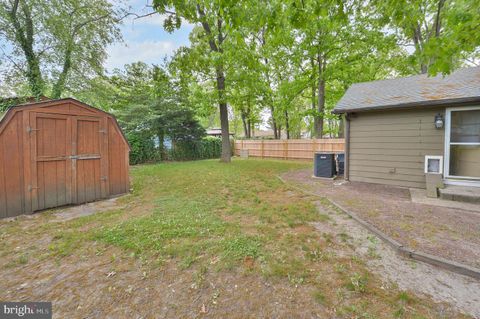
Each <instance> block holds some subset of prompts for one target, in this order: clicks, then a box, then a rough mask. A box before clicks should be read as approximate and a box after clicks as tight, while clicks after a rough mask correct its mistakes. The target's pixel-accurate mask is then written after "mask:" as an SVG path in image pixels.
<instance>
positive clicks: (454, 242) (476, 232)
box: [283, 169, 480, 268]
mask: <svg viewBox="0 0 480 319" xmlns="http://www.w3.org/2000/svg"><path fill="white" fill-rule="evenodd" d="M311 175H312V172H311V170H310V169H305V170H298V171H292V172H289V173H286V174H284V175H283V178H285V179H286V180H287V181H289V182H291V183H294V184H295V185H297V186H300V187H302V188H304V189H306V190H308V191H310V192H313V193H316V194H318V195H320V196H325V197H328V198H331V199H333V200H334V201H336V202H338V203H339V204H341V205H342V206H344V207H346V208H348V209H351V210H352V211H353V212H355V213H356V214H357V215H359V216H360V217H362V218H363V219H365V220H367V221H368V222H370V223H371V224H373V225H374V226H376V227H377V228H378V229H380V230H381V231H383V232H384V233H386V234H387V235H389V236H390V237H392V238H394V239H395V240H397V241H398V242H400V243H402V244H403V245H405V246H407V247H409V248H412V249H415V250H420V251H423V252H426V253H429V254H432V255H436V256H440V257H443V258H446V259H450V260H454V261H458V262H461V263H465V264H468V265H471V266H473V267H477V268H480V213H477V212H472V211H467V210H461V209H454V208H447V207H438V206H430V205H424V204H418V203H413V202H412V201H411V200H410V192H409V190H408V189H405V188H398V187H391V186H386V185H377V184H370V183H359V182H348V183H345V182H343V183H342V182H341V181H325V180H319V179H313V178H311Z"/></svg>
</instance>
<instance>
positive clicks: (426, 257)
mask: <svg viewBox="0 0 480 319" xmlns="http://www.w3.org/2000/svg"><path fill="white" fill-rule="evenodd" d="M277 177H278V179H279V180H280V181H282V182H283V183H284V184H286V185H288V186H291V187H293V188H295V189H298V190H300V191H301V192H302V193H305V194H307V195H311V196H316V197H321V198H326V199H327V200H328V201H329V202H330V203H331V204H332V205H333V206H335V207H336V208H337V209H339V210H340V211H342V212H343V213H345V214H347V215H348V216H350V217H351V218H352V219H354V220H355V221H356V222H357V223H359V224H360V225H362V226H363V227H364V228H366V229H367V230H368V231H370V232H372V233H374V234H375V235H376V236H377V237H379V238H380V239H381V240H383V241H384V242H385V243H386V244H387V245H389V246H390V247H391V248H393V250H395V252H396V253H397V254H399V255H401V256H404V257H408V258H411V259H413V260H417V261H421V262H424V263H427V264H430V265H433V266H437V267H440V268H443V269H446V270H449V271H452V272H455V273H457V274H461V275H464V276H469V277H472V278H475V279H480V269H478V268H475V267H471V266H468V265H465V264H462V263H458V262H455V261H452V260H448V259H445V258H442V257H437V256H434V255H430V254H427V253H424V252H421V251H416V250H413V249H410V248H408V247H406V246H403V245H402V244H400V243H399V242H397V241H396V240H394V239H393V238H390V237H389V236H387V235H386V234H385V233H383V232H382V231H380V230H379V229H378V228H376V227H375V226H373V225H372V224H370V223H369V222H367V221H365V220H363V219H362V218H360V217H358V216H357V214H355V213H353V212H351V211H350V210H348V209H346V208H344V207H343V206H342V205H340V204H338V203H337V202H335V201H333V200H332V199H330V198H328V197H327V196H321V195H319V194H316V193H313V192H309V191H306V190H304V189H302V188H301V187H298V186H295V185H292V184H290V183H288V182H287V181H285V180H284V179H283V178H282V177H281V176H277Z"/></svg>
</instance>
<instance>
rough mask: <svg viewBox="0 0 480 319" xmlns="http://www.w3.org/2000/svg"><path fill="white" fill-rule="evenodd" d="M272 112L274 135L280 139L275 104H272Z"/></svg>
mask: <svg viewBox="0 0 480 319" xmlns="http://www.w3.org/2000/svg"><path fill="white" fill-rule="evenodd" d="M270 112H271V113H272V130H273V136H274V137H275V139H276V140H278V139H279V138H280V136H278V130H277V121H276V120H275V109H274V107H273V105H271V106H270Z"/></svg>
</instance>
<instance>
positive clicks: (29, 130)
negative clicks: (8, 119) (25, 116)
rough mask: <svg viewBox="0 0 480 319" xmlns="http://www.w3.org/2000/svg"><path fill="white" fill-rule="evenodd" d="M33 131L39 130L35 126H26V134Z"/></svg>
mask: <svg viewBox="0 0 480 319" xmlns="http://www.w3.org/2000/svg"><path fill="white" fill-rule="evenodd" d="M34 131H40V130H39V129H36V128H31V127H30V126H27V133H28V134H31V133H32V132H34Z"/></svg>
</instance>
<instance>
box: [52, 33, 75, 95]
mask: <svg viewBox="0 0 480 319" xmlns="http://www.w3.org/2000/svg"><path fill="white" fill-rule="evenodd" d="M71 41H72V42H71V43H68V45H67V48H66V49H65V55H64V61H63V68H62V73H60V75H59V76H58V80H57V82H56V83H55V85H54V86H53V95H52V98H54V99H59V98H60V97H61V96H62V93H63V90H64V89H65V82H66V81H67V76H68V72H69V71H70V69H71V67H72V51H73V39H72V40H71Z"/></svg>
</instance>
